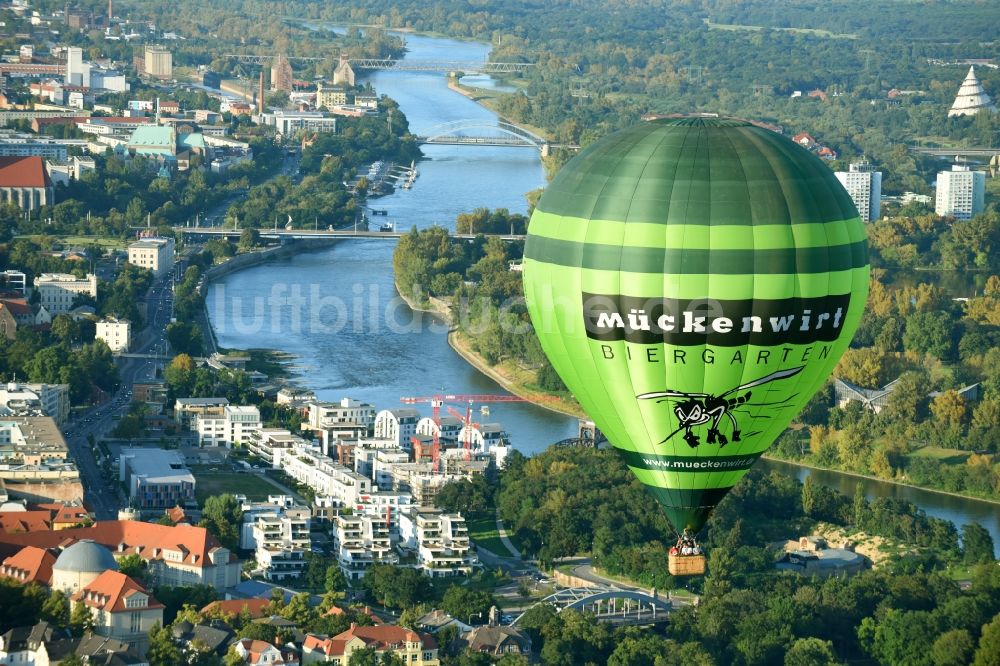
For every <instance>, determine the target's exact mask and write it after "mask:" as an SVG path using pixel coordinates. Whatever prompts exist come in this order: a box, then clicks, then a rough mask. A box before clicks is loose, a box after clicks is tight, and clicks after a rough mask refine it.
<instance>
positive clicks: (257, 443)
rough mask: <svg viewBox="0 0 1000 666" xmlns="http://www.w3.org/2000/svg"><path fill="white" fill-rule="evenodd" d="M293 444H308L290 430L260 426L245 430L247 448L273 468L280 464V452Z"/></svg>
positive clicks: (290, 447) (293, 445)
mask: <svg viewBox="0 0 1000 666" xmlns="http://www.w3.org/2000/svg"><path fill="white" fill-rule="evenodd" d="M295 446H308V442H306V440H304V439H302V438H301V437H299V436H298V435H293V434H292V433H291V431H290V430H284V429H282V428H260V429H257V430H249V431H248V432H247V439H246V447H247V450H248V451H250V453H251V455H254V456H256V457H258V458H260V459H261V460H263V461H264V462H266V463H267V464H268V465H270V466H271V467H273V468H275V469H278V468H279V467H280V466H281V465H280V464H279V461H280V460H281V452H282V451H287V450H290V449H292V447H295Z"/></svg>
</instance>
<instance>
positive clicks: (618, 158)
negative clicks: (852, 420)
mask: <svg viewBox="0 0 1000 666" xmlns="http://www.w3.org/2000/svg"><path fill="white" fill-rule="evenodd" d="M523 270H524V293H525V297H526V299H527V303H528V310H529V313H530V315H531V320H532V323H533V324H534V327H535V330H536V331H537V333H538V337H539V339H540V341H541V344H542V348H543V349H544V351H545V353H546V355H547V356H548V358H549V360H550V361H551V362H552V365H553V366H554V368H555V369H556V371H557V372H558V373H559V376H560V377H562V379H563V381H564V382H565V383H566V386H567V387H569V389H570V390H571V391H572V392H573V394H574V395H575V396H576V398H577V399H578V400H579V402H580V404H581V405H582V406H583V408H584V410H586V412H587V414H589V415H590V416H591V418H592V419H593V420H594V422H595V423H596V424H597V426H598V427H600V429H601V430H602V431H603V432H604V434H605V435H606V436H607V437H608V440H609V441H610V442H611V443H612V444H613V445H614V446H615V448H617V449H618V451H619V452H620V453H621V455H622V457H623V458H624V460H625V462H626V463H627V464H628V466H629V467H630V468H631V469H632V471H633V472H634V473H635V475H636V477H638V479H639V480H640V481H641V482H642V483H643V484H645V485H646V487H647V488H648V489H649V491H650V492H651V493H652V494H653V496H654V497H655V498H656V499H657V500H658V501H659V503H660V504H661V505H662V506H663V508H664V509H665V511H666V513H667V516H668V517H669V519H670V521H671V522H672V523H673V525H674V527H676V528H677V530H678V531H679V532H684V531H687V532H690V533H697V532H698V531H699V530H700V529H701V528H702V527H703V526H704V524H705V521H706V520H707V519H708V516H709V514H710V513H711V511H712V509H713V508H714V507H715V506H716V504H718V503H719V501H720V500H721V499H722V498H723V496H725V494H726V492H728V491H729V489H730V488H732V487H733V486H734V485H735V484H736V483H737V482H738V481H739V480H740V479H741V478H742V477H743V475H744V474H746V472H747V470H748V469H749V468H750V466H751V465H752V464H753V463H754V462H755V461H756V460H757V458H758V457H759V456H760V455H761V453H763V452H764V451H765V450H766V449H767V448H768V447H769V446H770V445H771V443H772V442H773V441H774V440H775V439H776V438H777V437H778V436H779V435H780V434H781V433H782V432H783V431H784V430H785V428H786V427H787V426H788V424H789V422H790V421H791V420H792V419H793V418H794V417H795V416H796V415H797V414H798V413H799V411H800V410H801V409H802V407H803V406H804V405H805V404H806V402H807V401H808V400H809V398H810V397H812V395H813V394H814V393H815V392H816V391H817V390H818V389H819V388H820V387H821V386H822V384H823V382H824V381H825V380H826V378H827V377H828V376H829V375H830V373H831V371H832V370H833V368H834V366H835V365H836V363H837V361H838V359H839V358H840V356H841V354H843V352H844V350H845V349H846V348H847V346H848V343H849V342H850V340H851V337H852V336H853V335H854V331H855V329H856V328H857V326H858V321H859V319H860V318H861V312H862V310H863V309H864V305H865V299H866V297H867V292H868V272H869V266H868V244H867V240H866V233H865V228H864V224H863V223H862V222H861V220H860V218H859V216H858V212H857V210H856V209H855V207H854V204H853V202H852V201H851V199H850V197H849V196H848V194H847V192H846V191H845V190H844V188H843V187H842V186H841V185H840V183H839V182H838V181H837V179H836V178H835V177H834V175H833V173H832V172H831V171H830V169H829V168H828V167H827V166H826V165H825V164H823V163H822V162H821V161H820V160H819V159H817V158H816V157H814V156H813V155H811V154H810V153H809V152H808V151H806V150H805V149H803V148H801V147H800V146H797V145H795V144H794V143H793V142H792V141H790V140H789V139H787V138H785V137H783V136H781V135H780V134H777V133H775V132H773V131H770V130H768V129H766V128H764V127H761V126H757V125H755V124H753V123H751V122H748V121H744V120H737V119H726V118H718V117H714V116H712V117H708V116H698V117H693V116H692V117H672V118H661V119H657V120H652V121H649V122H643V123H640V124H637V125H635V126H634V127H631V128H628V129H625V130H622V131H619V132H617V133H615V134H612V135H610V136H608V137H605V138H604V139H603V140H601V141H598V142H597V143H595V144H594V145H592V146H590V147H588V148H587V149H586V150H584V151H583V152H582V153H581V154H580V155H578V156H576V157H575V158H574V159H573V160H571V161H570V162H569V163H568V164H567V165H566V166H565V167H563V169H562V170H561V171H560V172H559V173H558V174H557V175H556V177H555V178H554V179H553V181H552V183H551V184H550V185H549V186H548V188H547V189H546V191H545V193H544V195H543V196H542V198H541V200H540V201H539V202H538V206H537V208H536V209H535V211H534V213H533V215H532V217H531V223H530V226H529V229H528V239H527V242H526V245H525V259H524V268H523Z"/></svg>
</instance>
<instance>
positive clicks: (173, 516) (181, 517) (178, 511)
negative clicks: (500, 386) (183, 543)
mask: <svg viewBox="0 0 1000 666" xmlns="http://www.w3.org/2000/svg"><path fill="white" fill-rule="evenodd" d="M163 513H164V514H166V516H167V518H169V519H170V520H172V521H173V522H174V523H175V524H177V523H186V522H188V517H187V514H186V513H184V507H181V506H175V507H174V508H172V509H167V510H166V511H164V512H163Z"/></svg>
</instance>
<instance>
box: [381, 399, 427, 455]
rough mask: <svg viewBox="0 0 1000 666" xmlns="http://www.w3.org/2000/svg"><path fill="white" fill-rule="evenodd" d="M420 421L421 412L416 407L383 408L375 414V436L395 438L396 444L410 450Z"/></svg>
mask: <svg viewBox="0 0 1000 666" xmlns="http://www.w3.org/2000/svg"><path fill="white" fill-rule="evenodd" d="M419 421H420V412H418V411H417V410H415V409H412V408H409V407H405V408H402V409H383V410H382V411H380V412H379V413H378V414H377V415H376V416H375V438H376V439H392V440H395V441H396V446H398V447H399V448H401V449H404V450H407V451H408V450H409V449H410V438H411V437H413V436H414V435H416V434H417V423H418V422H419Z"/></svg>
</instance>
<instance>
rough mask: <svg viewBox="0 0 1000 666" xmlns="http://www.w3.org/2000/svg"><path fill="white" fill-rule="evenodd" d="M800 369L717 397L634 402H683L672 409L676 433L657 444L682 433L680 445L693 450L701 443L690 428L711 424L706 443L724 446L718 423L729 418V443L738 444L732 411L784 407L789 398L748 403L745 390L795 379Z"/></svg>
mask: <svg viewBox="0 0 1000 666" xmlns="http://www.w3.org/2000/svg"><path fill="white" fill-rule="evenodd" d="M803 367H804V366H799V367H798V368H789V369H787V370H778V371H777V372H772V373H771V374H769V375H767V376H765V377H761V378H760V379H755V380H753V381H752V382H747V383H746V384H741V385H740V386H737V387H736V388H731V389H729V390H728V391H726V392H724V393H720V394H719V395H712V394H710V393H685V392H684V391H656V392H653V393H641V394H639V395H637V396H636V398H638V399H639V400H656V401H657V402H663V401H664V400H668V399H670V398H685V400H682V401H679V402H677V404H675V405H674V414H675V415H676V416H677V421H678V423H679V424H680V425H679V426H677V429H676V430H674V431H673V432H672V433H670V434H669V435H667V436H666V437H665V438H664V439H663V441H661V442H660V444H662V443H663V442H666V441H668V440H669V439H670V438H672V437H673V436H674V435H676V434H677V433H679V432H680V431H681V430H683V431H684V441H685V442H687V443H688V446H690V447H691V448H695V447H696V446H698V445H699V444H701V440H700V439H699V438H698V436H697V435H696V434H694V432H693V431H692V428H693V427H695V426H700V425H704V424H706V423H708V422H709V421H711V425H710V426H709V428H708V443H709V444H715V443H716V442H718V444H719V446H725V445H726V444H728V443H729V439H728V438H727V437H726V436H725V435H723V434H722V432H721V431H720V430H719V422H720V421H721V420H722V417H723V416H728V417H729V420H730V422H731V423H732V424H733V432H732V439H733V441H734V442H738V441H740V426H739V423H738V422H737V421H736V416H735V415H734V414H733V411H734V410H735V409H736V408H738V407H741V406H744V405H745V406H747V407H762V406H767V405H780V404H784V403H787V402H788V401H789V400H791V398H792V397H793V396H789V397H788V398H786V399H785V400H783V401H781V402H766V403H750V402H749V400H750V396H751V395H752V392H751V391H749V390H748V389H751V388H754V387H755V386H762V385H764V384H769V383H771V382H774V381H777V380H779V379H788V378H789V377H793V376H795V375H797V374H798V373H799V372H800V371H801V370H802V368H803ZM740 391H746V393H745V394H744V395H740V396H734V397H732V398H729V397H727V396H730V395H732V394H734V393H739V392H740Z"/></svg>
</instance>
